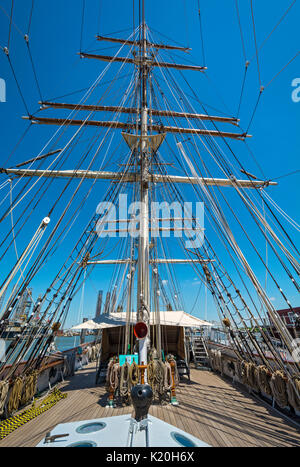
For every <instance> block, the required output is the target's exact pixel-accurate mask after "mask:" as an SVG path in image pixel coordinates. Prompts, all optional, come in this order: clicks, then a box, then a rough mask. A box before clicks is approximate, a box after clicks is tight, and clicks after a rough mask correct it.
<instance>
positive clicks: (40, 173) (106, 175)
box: [0, 168, 277, 188]
mask: <svg viewBox="0 0 300 467" xmlns="http://www.w3.org/2000/svg"><path fill="white" fill-rule="evenodd" d="M0 173H6V174H7V175H9V174H13V175H16V176H19V177H49V178H74V179H75V178H85V179H99V180H122V182H127V183H134V182H137V181H139V180H138V174H137V173H134V172H129V173H124V172H98V171H92V170H32V169H4V168H0ZM149 181H150V182H152V183H188V184H192V185H195V184H198V183H199V182H200V183H203V184H204V185H207V186H223V187H232V186H234V184H237V185H238V186H241V187H243V188H262V187H266V186H269V185H270V186H276V185H277V182H271V181H269V180H268V181H263V180H261V181H259V180H234V181H233V180H231V179H228V178H223V179H222V178H202V177H199V178H197V177H182V176H177V175H160V174H150V175H149Z"/></svg>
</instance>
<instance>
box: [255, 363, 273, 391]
mask: <svg viewBox="0 0 300 467" xmlns="http://www.w3.org/2000/svg"><path fill="white" fill-rule="evenodd" d="M256 375H257V383H258V386H259V388H260V390H261V391H262V392H264V393H265V394H267V395H268V396H271V395H272V388H271V386H270V380H271V376H272V374H271V373H270V371H269V369H268V368H267V367H266V366H265V365H259V366H258V367H257V374H256Z"/></svg>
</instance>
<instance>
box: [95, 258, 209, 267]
mask: <svg viewBox="0 0 300 467" xmlns="http://www.w3.org/2000/svg"><path fill="white" fill-rule="evenodd" d="M214 261H215V260H213V259H212V260H211V259H198V258H197V259H173V258H162V259H160V258H156V259H150V260H149V263H150V264H193V263H211V262H214ZM131 263H136V261H132V260H131V259H104V260H99V261H96V260H95V261H88V262H87V263H86V264H87V265H89V264H90V265H92V264H93V265H97V264H98V265H101V264H102V265H104V266H105V265H108V264H131Z"/></svg>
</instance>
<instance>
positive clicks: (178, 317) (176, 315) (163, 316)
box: [71, 311, 212, 330]
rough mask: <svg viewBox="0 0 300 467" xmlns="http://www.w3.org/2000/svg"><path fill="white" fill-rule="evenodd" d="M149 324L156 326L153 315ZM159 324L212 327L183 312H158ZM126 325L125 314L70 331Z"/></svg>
mask: <svg viewBox="0 0 300 467" xmlns="http://www.w3.org/2000/svg"><path fill="white" fill-rule="evenodd" d="M135 323H136V317H131V320H130V324H135ZM150 324H156V315H155V313H151V314H150ZM160 324H161V325H163V326H181V327H192V328H193V327H201V326H212V323H209V322H208V321H204V320H202V319H200V318H196V316H192V315H190V314H188V313H185V312H184V311H160ZM125 325H126V312H122V313H112V314H110V315H101V316H99V317H98V318H94V319H91V320H89V321H85V322H84V323H81V324H77V325H76V326H73V327H72V328H71V329H72V330H76V329H90V330H93V329H105V328H113V327H116V326H125Z"/></svg>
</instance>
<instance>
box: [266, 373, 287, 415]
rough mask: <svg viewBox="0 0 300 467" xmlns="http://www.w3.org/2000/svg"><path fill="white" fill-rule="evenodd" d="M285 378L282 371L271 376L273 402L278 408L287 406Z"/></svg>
mask: <svg viewBox="0 0 300 467" xmlns="http://www.w3.org/2000/svg"><path fill="white" fill-rule="evenodd" d="M286 380H287V378H286V376H285V374H284V372H283V371H281V370H277V371H275V372H274V373H273V374H272V377H271V380H270V386H271V388H272V393H273V396H274V399H275V401H276V402H277V404H278V405H279V406H280V407H286V406H287V405H288V395H287V391H286Z"/></svg>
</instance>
